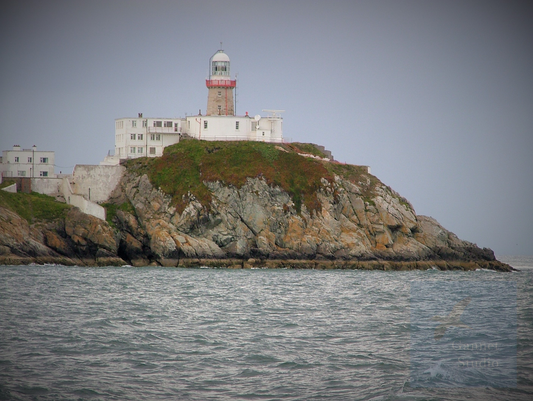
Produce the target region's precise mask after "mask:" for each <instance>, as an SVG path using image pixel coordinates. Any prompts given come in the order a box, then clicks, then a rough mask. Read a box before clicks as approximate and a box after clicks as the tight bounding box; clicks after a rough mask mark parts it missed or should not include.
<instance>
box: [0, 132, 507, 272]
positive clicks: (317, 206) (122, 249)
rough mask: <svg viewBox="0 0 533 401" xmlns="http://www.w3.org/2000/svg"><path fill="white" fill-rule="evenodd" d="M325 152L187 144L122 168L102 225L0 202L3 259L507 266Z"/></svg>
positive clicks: (103, 262) (87, 218)
mask: <svg viewBox="0 0 533 401" xmlns="http://www.w3.org/2000/svg"><path fill="white" fill-rule="evenodd" d="M322 156H324V155H323V154H321V151H320V149H318V148H316V147H313V146H311V145H309V144H292V145H283V146H277V145H272V144H263V143H249V142H247V143H220V142H218V143H213V142H211V143H210V142H202V141H184V142H182V143H180V144H177V145H174V146H172V147H169V148H167V149H166V151H165V155H164V156H163V157H161V158H158V159H135V160H131V161H129V162H128V163H126V164H125V166H126V168H127V170H126V173H125V174H124V175H123V177H122V180H121V182H120V183H119V185H118V186H117V188H116V189H115V191H114V193H113V195H112V198H111V199H110V200H109V202H108V204H106V207H107V209H108V221H109V223H108V222H103V221H100V220H98V219H96V218H92V217H91V216H87V215H83V214H82V213H80V212H79V211H78V210H77V209H71V210H69V211H68V213H67V215H66V217H65V218H64V219H59V220H56V221H53V222H49V223H47V224H41V225H40V226H35V225H33V226H30V224H29V223H28V222H26V221H25V220H24V219H22V218H20V217H18V216H17V215H16V214H14V213H13V212H11V211H9V210H7V209H0V245H1V247H0V263H4V264H5V263H8V262H10V263H15V262H16V260H17V259H20V260H21V261H22V262H24V263H25V262H27V261H28V260H30V259H32V260H35V261H37V262H41V263H42V262H46V261H53V260H55V259H57V261H59V262H60V263H64V264H72V263H76V264H85V265H94V264H98V265H106V264H133V265H138V266H146V265H149V264H157V265H163V266H195V265H212V266H226V267H252V266H258V267H261V266H265V267H280V266H281V267H302V268H306V267H307V268H308V267H313V268H372V269H375V268H377V269H413V268H430V267H437V268H441V269H475V268H479V267H482V268H491V269H497V270H510V267H509V266H507V265H504V264H502V263H500V262H498V261H497V260H496V259H495V257H494V254H493V252H492V251H491V250H490V249H480V248H478V247H477V246H476V245H474V244H472V243H470V242H466V241H462V240H460V239H458V238H457V236H455V235H454V234H453V233H451V232H449V231H447V230H446V229H444V228H443V227H442V226H440V225H439V223H438V222H437V221H435V220H434V219H432V218H429V217H425V216H418V215H416V213H415V211H414V209H413V207H412V206H411V204H410V203H409V202H408V201H407V200H406V199H404V198H402V197H401V196H400V195H399V194H397V193H396V192H395V191H393V190H392V189H391V188H389V187H388V186H386V185H385V184H383V183H382V182H380V181H379V180H378V179H377V178H376V177H374V176H372V175H371V174H369V173H368V172H367V169H366V168H365V167H358V166H350V165H343V164H338V163H335V162H333V161H330V160H328V159H327V158H324V157H322ZM17 233H20V234H17Z"/></svg>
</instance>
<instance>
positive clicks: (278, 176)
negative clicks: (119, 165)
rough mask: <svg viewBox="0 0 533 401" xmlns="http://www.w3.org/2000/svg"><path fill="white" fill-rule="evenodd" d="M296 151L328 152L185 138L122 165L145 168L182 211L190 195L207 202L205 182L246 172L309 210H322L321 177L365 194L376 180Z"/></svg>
mask: <svg viewBox="0 0 533 401" xmlns="http://www.w3.org/2000/svg"><path fill="white" fill-rule="evenodd" d="M299 153H305V154H309V155H313V156H319V157H325V156H326V155H325V154H323V153H322V152H321V151H320V150H319V149H318V148H317V147H316V146H315V145H313V144H301V143H292V144H271V143H263V142H251V141H237V142H209V141H197V140H186V141H181V142H180V143H177V144H175V145H172V146H169V147H167V148H165V152H164V154H163V156H162V157H160V158H138V159H133V160H129V161H128V162H127V163H126V167H127V168H128V169H132V170H134V171H138V173H140V174H144V173H146V174H147V175H148V177H149V179H150V181H151V182H152V184H153V185H154V186H156V187H159V188H160V189H161V190H162V191H164V192H165V193H167V194H169V195H171V196H172V197H173V200H174V203H175V205H176V207H177V209H178V211H179V212H180V213H181V211H182V210H183V209H184V208H185V206H186V205H187V203H188V202H189V199H190V196H191V195H193V196H194V197H195V198H196V199H198V200H199V201H200V203H201V204H202V205H203V206H205V207H206V208H208V207H209V204H210V202H211V193H210V192H209V190H208V189H207V187H206V186H205V185H204V183H203V182H204V181H221V182H223V183H225V184H226V185H233V186H235V187H237V188H240V187H241V186H242V185H243V184H244V183H245V182H246V179H247V178H248V177H252V178H255V177H261V178H263V179H265V180H266V181H267V182H268V183H269V184H271V185H276V186H280V187H281V188H283V189H284V190H285V191H286V192H287V193H289V194H290V195H291V197H292V199H293V202H294V204H295V207H296V210H297V211H298V212H300V211H301V207H302V205H305V206H306V207H307V209H308V210H315V211H317V210H320V207H321V205H320V202H319V201H318V199H317V194H316V191H317V189H319V188H320V187H322V185H323V184H322V179H325V180H326V181H327V182H329V183H330V184H331V183H333V181H334V175H335V174H338V175H341V176H344V177H345V178H347V179H350V180H351V181H353V182H354V183H357V184H363V186H364V191H365V192H367V194H366V195H367V196H368V197H370V196H371V192H372V188H373V187H374V185H375V184H376V183H378V182H379V181H378V180H377V179H376V178H375V177H373V176H371V175H369V174H367V169H366V168H365V167H362V166H352V165H344V164H339V163H334V162H328V161H323V160H318V159H315V158H311V157H304V156H301V155H300V154H299ZM363 175H364V176H365V177H364V178H362V176H363Z"/></svg>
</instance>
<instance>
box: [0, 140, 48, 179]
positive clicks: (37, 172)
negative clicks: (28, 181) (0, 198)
mask: <svg viewBox="0 0 533 401" xmlns="http://www.w3.org/2000/svg"><path fill="white" fill-rule="evenodd" d="M54 163H55V153H54V152H53V151H46V150H37V146H33V147H32V148H31V149H22V148H21V147H20V146H19V145H15V146H13V150H4V151H3V152H2V162H1V164H0V174H1V176H2V178H12V177H29V178H34V177H49V178H54V177H55V174H54Z"/></svg>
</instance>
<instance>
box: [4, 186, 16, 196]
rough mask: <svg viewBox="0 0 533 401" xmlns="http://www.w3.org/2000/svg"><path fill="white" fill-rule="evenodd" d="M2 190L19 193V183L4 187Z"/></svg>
mask: <svg viewBox="0 0 533 401" xmlns="http://www.w3.org/2000/svg"><path fill="white" fill-rule="evenodd" d="M2 191H6V192H11V193H12V194H16V193H17V184H11V185H10V186H8V187H5V188H2Z"/></svg>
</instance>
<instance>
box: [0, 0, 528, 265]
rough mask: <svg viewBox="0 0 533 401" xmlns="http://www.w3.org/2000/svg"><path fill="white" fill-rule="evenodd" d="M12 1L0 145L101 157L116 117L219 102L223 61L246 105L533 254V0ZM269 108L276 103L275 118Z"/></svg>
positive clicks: (435, 208)
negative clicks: (213, 74) (213, 66)
mask: <svg viewBox="0 0 533 401" xmlns="http://www.w3.org/2000/svg"><path fill="white" fill-rule="evenodd" d="M2 4H3V7H2V11H1V12H0V51H1V53H0V54H1V57H0V124H1V125H0V149H1V150H5V149H11V147H12V146H13V145H15V144H18V145H21V146H22V147H24V148H29V147H31V146H32V145H37V147H38V148H39V149H41V150H54V151H55V152H56V165H57V167H56V171H57V172H59V171H62V172H63V173H65V172H71V171H72V169H73V167H74V165H75V164H98V163H99V162H100V161H101V160H103V158H104V157H105V156H106V154H107V152H108V150H111V149H113V148H114V119H115V118H120V117H130V116H132V117H133V116H136V115H137V113H139V112H142V113H144V116H145V117H184V116H185V115H186V114H189V115H190V114H196V113H198V110H199V109H201V110H202V111H203V112H205V108H206V104H207V89H206V87H205V81H204V79H205V78H206V76H207V73H208V61H209V58H210V57H211V56H212V55H213V53H215V52H216V51H217V50H218V49H219V48H220V42H223V48H224V50H225V51H226V53H227V54H228V55H229V57H230V59H231V73H232V75H234V74H236V73H237V74H238V77H237V80H238V88H237V114H244V113H245V112H246V111H248V112H249V113H250V114H251V115H255V114H259V113H261V110H262V109H284V110H286V112H285V113H284V114H283V117H284V136H285V137H286V138H288V139H290V140H292V141H299V142H314V143H318V144H322V145H324V146H326V148H327V149H330V150H331V151H332V152H333V155H334V157H335V158H336V159H337V160H339V161H342V162H347V163H351V164H364V165H370V166H371V168H372V173H373V174H374V175H376V176H377V177H378V178H380V179H381V180H382V181H383V182H384V183H385V184H387V185H389V186H391V187H392V188H393V189H394V190H396V191H398V192H399V193H400V194H401V195H403V196H404V197H406V198H407V199H409V200H410V201H411V203H412V204H413V206H414V208H415V209H416V211H417V213H418V214H425V215H430V216H432V217H434V218H436V219H437V220H438V221H439V222H440V223H441V224H442V225H443V226H444V227H446V228H447V229H449V230H451V231H453V232H455V233H456V234H457V235H458V236H459V237H460V238H462V239H466V240H469V241H472V242H475V243H477V244H478V245H479V246H482V247H489V248H492V249H493V250H494V251H495V252H496V254H497V255H498V254H499V255H509V254H523V255H532V254H533V233H532V229H533V208H532V206H533V157H532V151H533V23H532V21H533V5H532V4H533V3H531V1H510V0H505V1H489V0H480V1H467V0H460V1H453V0H443V1H429V0H424V1H402V0H393V1H379V0H371V1H356V0H350V1H338V0H327V1H311V0H303V1H291V0H283V1H271V0H268V1H267V0H263V1H223V0H217V1H203V0H191V1H160V0H155V1H154V0H150V1H110V0H105V1H95V0H91V1H72V0H71V1H42V0H40V1H25V0H15V1H13V0H8V1H5V2H3V3H2ZM261 114H264V113H261Z"/></svg>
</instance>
